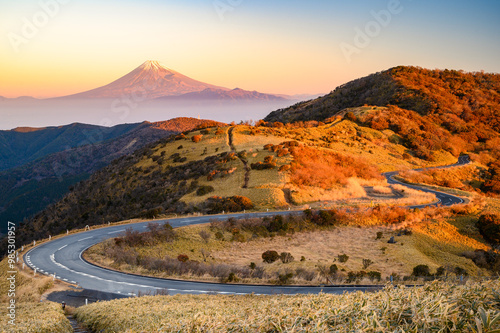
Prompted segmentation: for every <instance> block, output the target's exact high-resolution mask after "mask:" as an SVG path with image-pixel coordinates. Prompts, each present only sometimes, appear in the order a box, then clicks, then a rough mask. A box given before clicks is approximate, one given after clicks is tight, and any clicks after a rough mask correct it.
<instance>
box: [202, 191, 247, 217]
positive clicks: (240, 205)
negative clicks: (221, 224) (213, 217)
mask: <svg viewBox="0 0 500 333" xmlns="http://www.w3.org/2000/svg"><path fill="white" fill-rule="evenodd" d="M253 207H254V206H253V203H252V200H250V199H248V198H247V197H243V196H240V195H235V196H232V197H226V198H222V197H218V196H213V197H211V198H208V199H207V200H206V201H205V203H204V208H205V210H206V211H207V212H208V213H209V214H218V213H222V212H241V211H243V210H250V209H252V208H253Z"/></svg>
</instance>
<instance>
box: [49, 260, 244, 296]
mask: <svg viewBox="0 0 500 333" xmlns="http://www.w3.org/2000/svg"><path fill="white" fill-rule="evenodd" d="M50 260H51V261H52V262H53V263H54V264H55V265H57V266H59V267H60V268H63V269H65V270H67V271H69V272H72V273H74V274H78V275H82V276H85V277H87V278H91V279H95V280H99V281H104V282H108V283H114V284H120V285H126V286H131V287H140V288H148V289H156V290H168V291H178V292H185V293H200V294H207V293H211V292H214V291H213V290H195V289H171V288H161V287H155V286H148V285H143V284H136V283H130V282H122V281H115V280H108V279H103V278H101V277H99V276H95V275H91V274H87V273H82V272H78V271H75V270H73V269H71V268H69V267H66V266H64V265H63V264H61V263H58V262H57V261H56V259H55V255H54V254H51V255H50ZM56 278H57V279H60V277H59V276H57V277H56ZM71 282H72V283H75V284H76V282H75V281H71ZM217 293H219V294H230V295H246V293H234V292H228V291H217Z"/></svg>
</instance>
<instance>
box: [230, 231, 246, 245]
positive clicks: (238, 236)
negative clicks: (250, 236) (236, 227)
mask: <svg viewBox="0 0 500 333" xmlns="http://www.w3.org/2000/svg"><path fill="white" fill-rule="evenodd" d="M231 241H232V242H240V243H244V242H245V241H246V239H245V235H243V234H240V233H235V234H233V237H231Z"/></svg>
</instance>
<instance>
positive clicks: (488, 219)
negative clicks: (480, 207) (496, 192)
mask: <svg viewBox="0 0 500 333" xmlns="http://www.w3.org/2000/svg"><path fill="white" fill-rule="evenodd" d="M477 228H478V229H479V232H480V233H481V235H482V236H483V237H484V239H486V240H487V241H488V242H490V243H492V244H495V245H499V244H500V216H499V215H497V214H484V215H481V216H480V217H479V220H478V221H477Z"/></svg>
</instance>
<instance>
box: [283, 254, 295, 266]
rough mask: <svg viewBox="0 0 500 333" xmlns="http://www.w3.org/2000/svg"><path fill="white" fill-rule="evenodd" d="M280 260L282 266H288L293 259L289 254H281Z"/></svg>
mask: <svg viewBox="0 0 500 333" xmlns="http://www.w3.org/2000/svg"><path fill="white" fill-rule="evenodd" d="M280 259H281V262H282V263H284V264H288V263H290V262H292V261H293V260H294V258H293V256H292V255H291V253H290V252H281V254H280Z"/></svg>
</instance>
